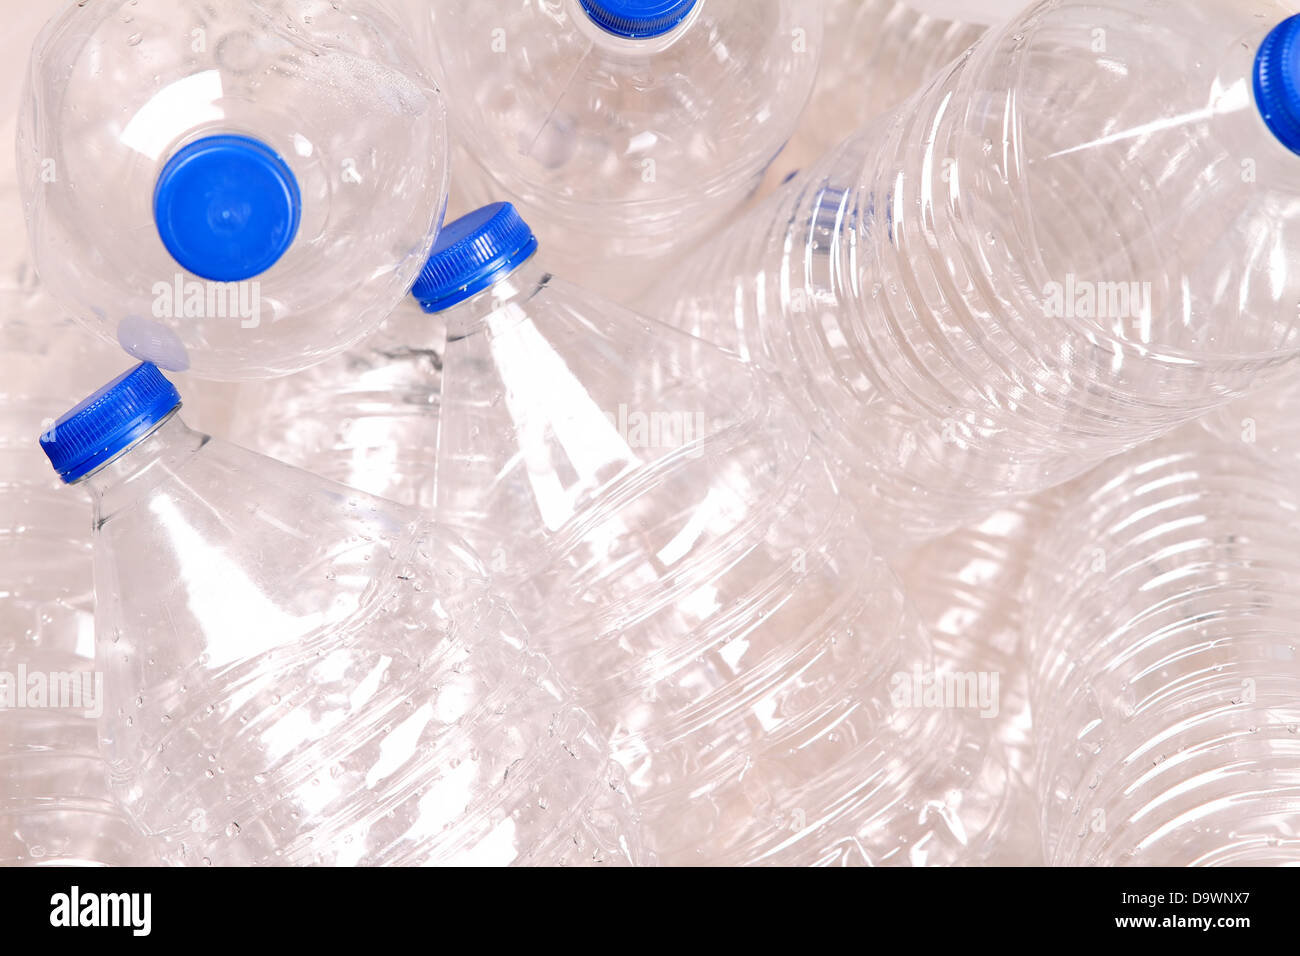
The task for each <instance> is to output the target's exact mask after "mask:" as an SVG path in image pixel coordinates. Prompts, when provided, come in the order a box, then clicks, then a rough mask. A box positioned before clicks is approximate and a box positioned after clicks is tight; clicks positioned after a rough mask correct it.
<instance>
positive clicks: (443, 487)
mask: <svg viewBox="0 0 1300 956" xmlns="http://www.w3.org/2000/svg"><path fill="white" fill-rule="evenodd" d="M441 318H442V320H443V321H444V323H445V326H446V336H447V346H446V352H445V354H444V361H443V368H442V382H441V388H442V401H441V405H440V408H439V409H438V414H439V415H440V418H441V424H440V437H439V443H438V460H437V474H436V482H435V499H436V508H437V514H438V516H439V518H440V520H443V521H445V522H447V523H448V524H449V525H451V526H453V527H455V528H457V529H458V530H462V531H463V532H464V533H465V534H466V535H467V536H468V538H469V540H470V541H471V542H473V544H474V546H475V547H476V548H477V549H479V551H480V553H482V554H483V555H484V556H485V559H486V560H487V561H488V563H489V565H490V566H491V567H492V569H493V571H494V573H495V578H496V580H498V581H500V582H502V585H503V587H506V589H507V591H508V593H509V594H510V595H511V600H512V602H513V603H514V605H515V607H516V608H517V609H518V610H519V613H520V614H521V616H522V617H523V618H524V619H525V621H526V622H527V623H528V624H529V626H530V629H531V630H532V633H533V639H534V645H535V646H536V647H538V648H539V649H540V650H542V651H544V652H545V653H546V654H547V655H548V656H549V657H550V658H551V660H552V661H553V662H554V663H555V664H556V666H557V668H558V669H559V670H560V672H561V673H562V675H563V676H564V677H565V678H566V679H567V680H568V681H569V682H570V683H571V685H572V686H573V687H574V688H575V691H576V693H577V694H578V697H579V700H580V702H582V703H583V704H584V705H585V706H586V707H587V708H588V709H589V710H590V711H591V712H592V713H593V714H594V715H595V716H596V718H597V720H598V722H599V723H600V726H601V728H602V729H603V730H604V731H606V732H608V734H609V735H610V737H611V739H612V743H613V746H614V749H615V753H616V756H617V758H618V760H619V761H620V762H621V763H622V765H623V767H624V768H625V770H626V773H627V777H628V781H629V785H630V787H631V789H632V791H633V793H634V794H635V796H636V797H637V800H638V806H639V808H640V810H641V811H642V814H643V816H644V818H645V820H646V824H647V830H648V833H649V838H650V840H651V845H652V847H653V849H654V850H655V852H656V853H657V854H658V856H659V858H660V860H661V861H662V862H664V863H668V864H708V865H734V864H782V865H802V864H814V863H820V864H829V863H835V864H867V863H874V864H884V863H892V864H908V863H912V864H922V863H951V862H956V861H959V860H963V859H966V858H967V854H969V853H970V852H972V848H973V847H974V846H975V845H976V844H978V843H979V842H980V840H981V837H982V835H983V834H984V833H985V832H986V831H987V830H988V829H989V828H991V827H993V826H994V825H995V824H996V817H997V812H998V810H999V808H1000V807H1001V805H1002V794H1003V791H1004V778H1005V770H1004V768H1003V767H1002V765H1001V763H1000V762H999V760H998V759H996V757H993V756H990V753H989V750H988V742H987V734H986V732H985V731H984V730H983V728H980V727H977V726H971V724H970V722H968V721H966V719H965V717H966V715H964V714H960V713H956V712H953V711H950V710H944V709H926V708H924V707H912V706H899V705H898V704H896V702H895V701H894V699H893V697H892V686H891V682H892V681H893V680H894V679H895V676H896V675H899V674H911V673H912V672H913V670H914V669H920V670H923V671H926V672H928V671H929V670H930V669H931V668H932V665H931V662H930V657H931V654H930V647H929V641H928V637H927V635H925V633H924V631H923V629H922V628H921V627H920V626H919V625H918V623H917V621H916V618H915V615H914V613H913V612H912V611H911V609H910V608H909V607H908V605H907V602H906V601H905V600H904V598H903V595H902V591H901V588H900V585H899V583H898V581H897V579H896V577H895V576H894V575H893V573H892V572H891V571H890V570H889V569H888V567H887V566H886V565H885V563H884V562H883V561H882V560H881V559H880V558H879V556H877V555H876V554H875V553H874V552H873V550H872V547H871V545H870V543H869V539H868V537H867V535H866V532H865V530H864V529H863V526H862V523H861V521H860V520H859V518H858V516H857V514H856V512H855V510H854V506H853V505H852V502H851V501H850V500H849V499H847V498H845V497H844V496H842V495H840V494H839V489H838V488H837V486H836V485H835V482H834V480H833V479H832V477H831V474H830V472H829V470H828V468H827V465H826V462H825V460H824V458H823V457H822V456H821V455H820V453H819V452H818V451H817V449H816V447H815V445H814V444H813V443H812V440H811V438H810V436H809V435H808V434H807V432H806V430H804V429H803V428H802V427H801V425H800V423H799V420H798V418H797V415H796V414H795V413H794V411H793V410H792V409H791V408H790V407H789V406H788V405H787V404H786V403H785V402H783V400H782V399H781V398H780V395H779V393H777V392H776V391H775V390H774V389H773V388H772V387H771V385H770V383H768V382H766V381H765V380H764V379H763V378H762V376H761V375H759V374H758V373H756V372H754V371H753V370H751V369H748V368H746V367H745V366H744V365H743V364H742V363H740V362H737V361H736V360H735V359H734V358H733V357H730V356H727V355H726V354H724V353H722V352H720V351H719V350H717V349H715V348H713V347H712V346H709V345H708V344H706V343H704V342H702V341H700V340H698V339H695V338H692V337H690V336H685V335H681V334H679V333H676V332H674V331H673V330H671V329H668V328H666V327H664V326H661V325H659V324H658V323H655V322H653V321H651V320H649V319H646V318H643V317H641V316H638V315H636V314H634V313H632V312H629V311H626V310H623V309H620V308H618V307H616V306H614V305H612V304H611V303H609V302H607V301H604V300H603V299H601V298H599V297H597V296H595V295H594V294H592V293H589V292H587V291H585V290H582V289H580V288H578V287H576V286H573V285H570V284H568V283H566V282H564V281H562V280H558V279H556V278H554V277H553V276H551V275H550V274H549V273H548V272H547V270H546V267H545V266H544V265H543V263H542V262H541V261H540V260H539V259H538V257H536V256H535V257H534V258H533V259H530V260H529V261H528V262H527V263H526V264H524V265H523V266H521V267H519V268H517V269H516V270H515V271H514V272H512V273H511V274H509V275H508V276H507V277H506V278H503V279H501V280H500V281H498V282H497V283H496V285H494V286H492V287H491V288H489V289H487V290H485V291H483V292H480V293H479V294H477V295H476V296H473V297H471V298H469V299H467V300H465V301H463V302H461V303H460V304H458V305H455V306H453V307H452V308H450V309H447V310H446V311H444V312H443V313H441ZM403 367H405V368H412V367H413V366H409V365H407V366H403ZM401 391H402V392H406V391H407V389H406V388H405V387H403V388H402V389H401ZM426 407H427V406H426ZM430 413H432V409H430ZM422 491H423V489H422V487H421V486H408V487H407V488H405V490H404V494H403V496H402V497H403V498H404V499H405V500H413V499H416V498H418V496H419V495H420V494H421V493H422Z"/></svg>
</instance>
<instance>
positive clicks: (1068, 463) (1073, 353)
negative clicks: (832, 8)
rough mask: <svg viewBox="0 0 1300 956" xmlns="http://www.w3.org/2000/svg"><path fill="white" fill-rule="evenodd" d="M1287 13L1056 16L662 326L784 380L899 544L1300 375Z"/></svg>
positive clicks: (777, 200) (752, 247)
mask: <svg viewBox="0 0 1300 956" xmlns="http://www.w3.org/2000/svg"><path fill="white" fill-rule="evenodd" d="M1285 7H1286V4H1283V3H1279V2H1276V0H1245V2H1243V0H1196V2H1191V3H1187V4H1183V5H1181V6H1180V7H1179V8H1178V10H1177V11H1175V10H1173V8H1168V9H1164V8H1162V9H1161V10H1155V9H1154V8H1150V9H1148V8H1142V9H1126V8H1122V7H1116V6H1109V7H1097V6H1095V5H1093V4H1090V3H1085V2H1082V0H1060V2H1053V3H1043V4H1039V5H1037V6H1035V7H1034V8H1032V10H1030V11H1029V12H1028V13H1026V14H1024V15H1023V16H1022V17H1021V18H1019V19H1018V20H1016V21H1014V22H1012V23H1011V24H1010V25H1008V26H1005V27H1003V28H1000V29H996V30H993V31H990V32H989V33H987V34H985V36H984V37H983V38H981V39H980V40H979V41H978V42H977V43H976V44H975V46H974V47H973V48H972V50H971V51H970V52H969V53H968V54H967V55H966V56H964V57H963V58H962V59H961V60H960V61H959V62H958V63H957V64H956V65H955V66H954V67H953V68H952V69H951V70H950V71H949V72H948V74H947V75H946V76H943V77H941V78H939V79H938V80H936V81H935V82H934V83H933V84H932V85H931V86H930V87H929V88H928V89H927V90H926V91H924V92H923V93H921V94H919V95H918V96H917V97H916V98H914V99H912V100H910V101H908V102H907V103H906V104H904V105H903V106H902V107H900V108H899V109H898V110H897V111H895V112H894V113H892V114H890V115H889V116H887V117H884V118H882V119H881V120H879V121H877V122H876V123H875V124H873V125H872V126H871V127H869V128H868V129H866V130H864V131H863V132H862V133H860V134H858V135H857V136H855V137H853V138H851V139H850V140H848V141H847V142H846V143H845V144H843V145H842V146H840V147H838V148H836V149H835V150H833V151H832V152H831V153H830V154H829V155H828V156H827V157H826V158H825V159H824V160H823V161H821V162H819V163H818V164H817V165H816V166H814V167H813V168H811V169H810V170H808V171H807V172H806V173H805V174H803V175H801V176H800V177H798V178H796V179H795V180H794V181H792V182H791V183H790V184H788V185H787V186H786V187H784V188H783V189H782V190H781V191H780V192H778V193H777V194H776V195H774V196H773V197H771V199H770V200H769V202H768V203H767V204H766V205H764V206H763V207H761V208H760V209H759V210H756V211H755V212H754V213H753V214H751V216H749V217H746V218H744V219H742V220H740V221H739V222H737V223H736V224H735V226H734V227H732V229H731V231H729V232H728V233H727V234H725V235H723V236H721V237H719V238H718V239H716V240H715V241H713V242H711V243H710V244H709V246H708V247H707V249H706V250H703V251H701V252H700V253H699V254H697V256H696V258H695V260H694V261H693V262H692V263H691V264H690V265H689V267H687V268H685V269H683V270H682V271H681V272H679V273H678V274H677V275H675V276H674V277H673V280H672V282H671V284H670V285H669V286H666V287H665V290H664V295H663V296H662V297H661V299H662V301H663V303H664V306H663V310H662V312H661V314H663V315H665V316H666V317H667V318H668V320H669V321H670V323H671V324H675V325H677V326H679V327H681V328H684V329H687V330H690V331H693V332H696V333H698V334H700V335H702V336H703V337H705V338H707V339H710V340H712V341H715V342H718V343H719V344H722V345H725V346H728V347H730V348H733V349H735V350H737V351H738V352H739V353H740V354H742V355H743V356H744V357H747V358H749V359H751V360H753V361H755V362H758V363H760V364H761V365H763V366H765V367H768V368H772V369H775V370H776V371H777V372H778V373H779V374H780V376H781V378H782V381H783V384H784V385H785V387H786V388H787V389H788V390H789V391H790V392H791V394H792V395H793V396H794V397H795V400H796V403H797V404H798V405H799V407H800V408H801V409H802V410H803V412H804V414H805V417H806V419H807V421H808V423H809V427H810V428H813V429H814V430H815V431H816V432H817V433H818V434H819V435H821V436H823V437H824V438H825V439H826V440H827V441H828V442H829V444H830V447H831V449H832V452H833V455H834V457H835V459H836V461H837V464H838V471H839V474H840V475H841V476H842V479H843V481H844V484H845V487H846V488H847V489H848V490H849V491H850V492H851V493H853V494H854V495H855V496H856V497H858V499H859V500H860V501H862V502H863V503H864V505H865V507H866V509H867V511H868V513H871V514H889V515H890V516H891V522H890V526H891V529H892V530H893V531H894V532H895V534H894V537H895V538H896V539H897V541H896V542H894V543H893V544H892V545H891V542H890V541H889V540H887V539H884V540H882V541H881V544H882V545H883V546H885V547H886V548H891V547H892V548H902V547H911V546H914V545H915V544H916V543H917V542H918V541H922V540H925V539H927V538H931V537H934V536H937V535H939V534H941V533H944V532H946V531H948V530H951V529H953V528H954V527H957V526H961V525H963V524H966V523H969V522H970V521H972V520H976V519H978V518H980V517H981V516H983V515H986V514H989V513H991V512H992V511H994V510H997V509H998V508H999V507H1004V506H1006V505H1007V504H1008V503H1010V502H1012V501H1013V500H1014V499H1015V498H1016V497H1017V496H1020V495H1023V494H1028V493H1033V492H1035V491H1038V490H1041V489H1044V488H1048V487H1051V486H1053V485H1055V484H1059V483H1062V482H1064V481H1067V480H1069V479H1070V478H1072V477H1075V476H1077V475H1078V474H1080V473H1082V472H1083V471H1085V470H1086V469H1087V468H1088V467H1089V466H1090V465H1091V464H1092V463H1095V462H1097V461H1100V460H1102V459H1105V458H1107V457H1109V456H1111V455H1113V454H1117V453H1119V452H1122V451H1124V450H1126V449H1127V448H1130V447H1133V446H1136V445H1138V444H1140V443H1142V442H1143V441H1146V440H1149V439H1151V438H1153V437H1156V436H1158V435H1160V434H1162V433H1164V432H1166V431H1168V430H1170V429H1172V428H1174V427H1176V426H1177V425H1178V424H1180V423H1182V422H1185V421H1189V420H1191V419H1194V418H1196V417H1198V416H1200V415H1202V414H1204V413H1206V412H1208V411H1210V410H1211V409H1213V408H1215V407H1218V406H1221V405H1223V404H1225V403H1227V402H1228V401H1230V400H1232V399H1233V398H1234V397H1237V396H1239V395H1241V394H1242V393H1244V392H1246V391H1247V390H1248V389H1250V388H1252V387H1262V386H1263V385H1264V384H1265V383H1267V382H1269V381H1271V380H1273V379H1275V378H1277V377H1279V376H1281V375H1284V374H1294V371H1293V366H1294V364H1295V360H1296V358H1297V357H1298V356H1300V323H1297V322H1296V321H1295V318H1294V314H1295V307H1294V303H1295V302H1296V301H1297V300H1300V270H1296V269H1292V268H1289V267H1288V264H1287V263H1288V261H1289V257H1291V256H1294V255H1295V253H1296V250H1300V216H1296V215H1295V209H1296V208H1297V201H1298V200H1300V179H1298V178H1297V176H1296V173H1297V171H1300V157H1298V156H1297V155H1296V153H1295V152H1293V151H1292V150H1291V149H1290V148H1288V146H1287V145H1286V143H1290V144H1291V145H1292V146H1294V147H1295V148H1296V149H1300V136H1297V135H1293V132H1292V129H1291V127H1290V126H1288V125H1287V124H1288V123H1293V121H1292V120H1291V119H1290V117H1291V116H1292V111H1294V112H1295V114H1296V115H1300V103H1297V102H1294V101H1292V100H1289V99H1287V98H1286V95H1285V91H1286V90H1287V89H1292V90H1293V89H1295V88H1296V87H1295V84H1294V82H1290V81H1293V80H1295V79H1296V77H1293V76H1292V75H1291V71H1292V70H1293V68H1294V64H1293V63H1292V62H1290V61H1287V60H1286V59H1284V58H1279V57H1276V56H1270V55H1261V48H1262V46H1263V45H1264V41H1265V38H1266V37H1267V36H1269V32H1270V30H1271V29H1273V28H1274V27H1277V26H1278V24H1279V23H1281V22H1282V21H1283V20H1284V18H1285V17H1286V15H1287V13H1288V12H1289V11H1288V10H1286V9H1285ZM1278 29H1279V31H1280V33H1282V34H1288V35H1291V34H1294V33H1295V32H1296V29H1297V22H1296V21H1294V20H1288V21H1286V23H1285V24H1284V25H1283V26H1282V27H1279V28H1278ZM1275 36H1276V35H1275ZM1270 49H1272V47H1271V46H1270ZM1257 76H1261V77H1263V76H1266V77H1267V80H1268V83H1267V85H1268V86H1269V88H1270V89H1271V90H1272V91H1273V92H1272V93H1264V94H1258V93H1256V92H1255V91H1254V90H1253V89H1252V87H1253V85H1254V81H1255V79H1256V78H1257ZM1279 78H1280V79H1282V80H1284V81H1288V82H1290V85H1289V86H1288V82H1283V83H1280V84H1279V83H1278V82H1277V80H1278V79H1279ZM1279 91H1281V92H1279ZM1265 113H1267V114H1268V115H1269V119H1268V120H1266V119H1265V118H1264V114H1265ZM895 516H896V518H897V520H892V519H893V518H894V517H895Z"/></svg>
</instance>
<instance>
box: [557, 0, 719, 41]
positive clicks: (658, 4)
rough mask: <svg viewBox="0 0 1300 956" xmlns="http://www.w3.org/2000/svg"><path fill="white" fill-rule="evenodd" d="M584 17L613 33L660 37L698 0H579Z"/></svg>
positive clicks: (633, 37)
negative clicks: (584, 13) (585, 14)
mask: <svg viewBox="0 0 1300 956" xmlns="http://www.w3.org/2000/svg"><path fill="white" fill-rule="evenodd" d="M579 2H580V3H581V4H582V9H583V10H585V11H586V12H587V16H588V17H590V18H591V21H592V22H593V23H595V24H596V25H597V26H598V27H600V28H601V29H602V30H605V31H607V32H609V33H612V34H614V35H615V36H620V37H628V38H629V39H633V40H643V39H646V38H647V37H657V36H662V35H663V34H665V33H667V32H668V31H669V30H671V29H672V28H673V27H675V26H677V24H679V23H681V22H682V21H683V20H685V19H686V16H687V14H689V13H690V12H691V10H692V9H694V7H695V4H696V3H697V2H698V0H579Z"/></svg>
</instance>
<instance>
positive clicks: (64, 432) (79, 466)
mask: <svg viewBox="0 0 1300 956" xmlns="http://www.w3.org/2000/svg"><path fill="white" fill-rule="evenodd" d="M180 403H181V396H180V393H179V392H177V391H176V386H175V385H173V384H172V383H171V382H169V381H168V380H167V377H166V376H164V375H163V373H162V372H160V371H158V369H157V367H156V366H154V365H151V364H150V363H148V362H142V363H141V364H139V365H137V366H136V367H135V368H133V369H131V370H130V371H129V372H123V373H122V374H121V375H119V376H118V377H117V378H115V379H113V381H111V382H109V383H108V384H107V385H105V386H104V387H103V388H101V389H100V390H99V391H97V392H96V393H95V394H94V395H91V396H90V397H89V398H87V399H85V400H84V401H82V402H81V403H80V404H79V405H77V407H76V408H74V409H72V411H70V412H68V413H66V414H65V415H64V416H63V417H62V418H60V419H59V420H58V421H57V422H55V423H54V426H53V427H52V428H51V429H50V430H49V431H47V432H46V433H45V434H44V435H42V436H41V450H42V451H44V452H45V456H46V457H47V458H49V459H50V464H51V465H53V466H54V470H55V471H56V472H58V475H59V477H60V478H62V479H63V481H64V482H65V483H71V482H74V481H76V480H77V479H78V478H81V477H82V476H83V475H86V474H87V473H89V472H91V471H94V470H95V469H96V468H98V467H99V466H100V465H102V464H104V463H105V462H107V461H108V460H109V459H111V458H113V457H115V456H116V455H118V454H119V453H120V452H122V451H124V450H125V449H127V448H130V447H131V446H132V445H134V444H135V443H136V442H138V441H139V440H140V439H141V438H143V437H144V436H145V435H147V434H148V433H149V432H150V431H152V430H153V428H154V426H155V425H157V424H158V423H159V422H161V421H162V420H163V419H164V418H166V417H167V416H168V415H169V414H170V413H171V412H172V410H173V409H175V408H176V407H177V406H178V405H180Z"/></svg>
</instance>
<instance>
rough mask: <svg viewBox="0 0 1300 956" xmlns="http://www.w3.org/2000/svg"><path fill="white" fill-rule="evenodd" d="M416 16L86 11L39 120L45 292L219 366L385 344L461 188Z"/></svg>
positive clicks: (54, 47)
mask: <svg viewBox="0 0 1300 956" xmlns="http://www.w3.org/2000/svg"><path fill="white" fill-rule="evenodd" d="M417 21H418V18H416V17H415V15H414V13H413V12H412V11H411V10H409V9H408V8H407V6H406V4H405V3H402V2H398V0H292V2H290V0H252V2H250V0H107V2H96V3H93V4H81V3H77V4H67V5H66V6H65V9H64V10H63V11H62V13H61V14H60V15H59V16H57V17H56V18H55V19H54V20H52V21H51V23H50V24H49V25H48V26H47V27H46V29H45V30H44V31H43V32H42V34H41V35H40V37H39V39H38V40H37V43H36V45H35V47H34V48H33V51H32V62H31V69H30V75H29V79H28V84H27V91H26V93H25V95H24V100H23V116H22V117H21V119H20V123H19V140H18V160H19V172H20V177H21V179H20V183H21V186H22V188H23V189H24V190H25V196H26V207H27V209H26V212H27V219H28V230H29V235H30V240H31V248H32V255H33V257H34V259H35V264H36V267H37V269H38V270H39V272H40V274H41V277H42V280H43V282H44V283H45V285H46V288H47V289H48V290H49V292H50V293H51V294H52V295H54V296H55V297H56V298H58V299H60V300H61V301H62V302H63V304H64V305H65V306H66V307H67V308H69V309H70V310H72V312H73V314H74V315H75V316H76V317H77V318H79V319H81V320H82V321H84V322H85V323H86V324H87V325H88V326H89V327H90V328H92V329H93V330H95V331H96V332H97V333H98V334H99V335H100V336H102V337H104V338H106V339H108V340H110V341H116V342H118V343H120V344H121V345H122V347H123V348H125V349H126V350H127V351H128V352H129V353H131V354H132V355H134V356H135V357H137V358H141V359H146V360H149V361H153V362H156V363H158V364H159V365H161V366H162V367H165V368H168V369H171V370H184V369H192V370H193V371H194V372H196V373H198V374H201V375H203V376H204V377H207V378H214V379H226V380H242V379H252V378H261V377H268V376H273V375H282V374H287V373H289V372H293V371H296V370H299V369H302V368H306V367H308V366H310V365H312V364H314V363H315V362H318V361H320V360H321V359H323V358H325V357H326V356H328V355H330V354H333V353H335V352H339V351H342V350H343V349H345V348H347V347H348V346H349V345H351V344H353V343H355V342H357V341H359V340H360V339H362V338H364V337H365V336H366V335H367V334H368V333H370V332H372V331H373V330H374V329H375V328H376V327H377V326H378V325H379V323H380V322H381V321H382V320H383V319H384V318H385V317H386V316H387V315H388V313H389V312H390V311H391V310H392V309H393V307H394V306H395V305H396V304H397V302H398V301H399V300H400V299H401V298H402V296H404V295H405V294H406V292H407V290H408V289H409V288H410V285H411V282H412V281H413V280H414V278H415V275H416V274H417V273H418V271H419V269H420V266H421V265H422V264H423V263H424V260H425V258H426V257H427V256H428V252H429V247H430V245H431V244H432V242H433V239H434V236H435V235H436V232H437V228H438V226H439V224H440V222H441V216H442V213H443V211H444V206H445V203H446V195H447V174H448V159H447V139H446V128H445V127H446V122H445V115H444V109H443V105H442V102H441V95H440V93H439V92H438V90H437V88H436V86H435V85H434V83H433V81H432V80H431V79H429V78H428V76H427V75H426V74H425V72H424V68H425V64H426V63H427V61H428V59H429V57H430V54H429V52H428V50H427V48H426V47H425V46H424V45H423V44H421V43H417V42H414V41H413V40H412V38H413V37H417V38H418V37H422V36H423V33H422V32H421V31H419V30H417V29H415V24H416V22H417Z"/></svg>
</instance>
